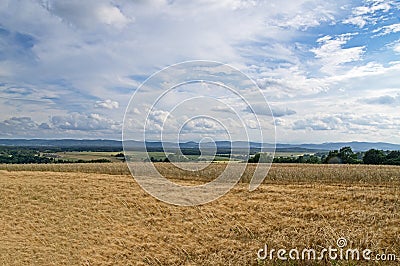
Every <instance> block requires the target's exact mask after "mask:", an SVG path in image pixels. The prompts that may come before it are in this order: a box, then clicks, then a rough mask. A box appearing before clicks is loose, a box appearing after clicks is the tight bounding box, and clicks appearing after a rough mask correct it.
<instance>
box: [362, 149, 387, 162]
mask: <svg viewBox="0 0 400 266" xmlns="http://www.w3.org/2000/svg"><path fill="white" fill-rule="evenodd" d="M385 160H386V156H385V154H384V153H383V151H381V150H375V149H370V150H368V151H367V152H366V153H365V154H364V157H363V162H364V163H365V164H383V163H384V162H385Z"/></svg>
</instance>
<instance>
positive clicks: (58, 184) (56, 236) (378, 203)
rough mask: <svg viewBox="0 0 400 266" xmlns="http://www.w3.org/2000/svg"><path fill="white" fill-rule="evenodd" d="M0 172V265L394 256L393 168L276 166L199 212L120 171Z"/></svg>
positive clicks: (119, 167)
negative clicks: (336, 252)
mask: <svg viewBox="0 0 400 266" xmlns="http://www.w3.org/2000/svg"><path fill="white" fill-rule="evenodd" d="M43 167H48V168H46V169H47V172H41V171H43V170H45V169H44V168H43ZM75 167H76V168H75ZM159 167H161V168H165V169H161V170H162V171H165V172H168V171H172V170H171V168H170V166H167V165H166V164H162V165H161V166H159ZM213 167H217V169H206V170H205V171H214V173H218V167H221V166H219V165H216V166H214V165H213ZM251 167H253V166H251ZM1 168H2V169H5V168H8V170H13V171H5V170H2V171H1V170H0V264H1V265H257V264H258V262H257V260H256V258H257V256H256V252H257V250H258V249H260V248H262V247H263V246H264V244H265V243H267V244H268V246H270V247H273V248H276V249H277V248H287V249H290V248H295V247H297V248H299V249H300V248H305V247H314V248H316V249H320V248H321V247H328V246H335V241H336V239H337V238H338V237H346V238H347V239H348V241H349V247H353V248H360V249H361V248H366V247H368V248H370V249H372V250H374V251H381V252H382V251H384V252H389V253H397V255H398V256H399V257H400V228H399V224H400V202H399V196H400V191H399V186H398V184H399V175H400V171H399V169H400V168H398V167H384V166H378V167H374V166H309V165H307V166H306V165H304V166H300V165H277V166H274V167H273V168H272V169H271V174H270V176H269V177H268V178H267V181H266V184H264V185H262V186H261V187H260V188H258V189H257V190H256V191H254V192H249V191H248V190H247V185H246V184H238V185H237V186H236V187H235V188H234V189H233V190H232V191H231V192H230V193H228V194H227V195H225V196H224V197H222V198H220V199H219V200H217V201H214V202H212V203H210V204H207V205H204V206H200V207H176V206H171V205H168V204H164V203H162V202H159V201H157V200H156V199H154V198H152V197H151V196H149V195H148V194H146V193H145V192H144V191H143V190H142V189H141V188H140V187H139V186H138V185H137V184H136V182H135V181H134V180H133V178H132V177H131V176H130V175H127V173H128V172H127V169H126V168H125V167H124V165H123V164H96V165H86V164H85V165H47V166H43V165H39V166H38V165H26V166H4V165H3V166H1ZM14 170H19V171H14ZM22 170H29V171H22ZM32 170H36V171H32ZM56 171H58V172H56ZM61 171H70V172H69V173H67V172H61ZM78 171H80V172H78ZM102 171H104V172H107V171H108V172H107V173H109V174H113V175H108V174H101V172H102ZM248 171H251V169H249V170H248ZM84 172H90V173H84ZM119 173H123V175H121V174H119ZM209 174H211V172H210V173H209ZM183 177H184V176H181V178H183ZM189 178H190V176H189ZM198 178H199V179H201V180H202V178H203V177H198ZM204 178H205V177H204ZM307 180H308V182H307ZM329 180H330V181H329ZM243 181H246V180H243ZM342 181H344V182H342ZM185 182H187V183H190V184H198V181H185ZM269 264H278V261H274V262H269ZM320 264H330V263H328V262H322V263H320ZM281 265H282V264H281ZM291 265H296V264H295V263H292V264H291ZM336 265H355V263H352V264H351V263H350V264H349V263H348V262H345V263H342V264H340V263H339V264H336ZM382 265H383V264H382Z"/></svg>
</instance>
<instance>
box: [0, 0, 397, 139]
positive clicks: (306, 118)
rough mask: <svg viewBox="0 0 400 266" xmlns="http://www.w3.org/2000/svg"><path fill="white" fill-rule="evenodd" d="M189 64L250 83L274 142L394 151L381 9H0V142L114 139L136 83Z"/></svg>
mask: <svg viewBox="0 0 400 266" xmlns="http://www.w3.org/2000/svg"><path fill="white" fill-rule="evenodd" d="M198 59H202V60H213V61H219V62H223V63H227V64H230V65H232V66H234V67H236V68H238V69H240V70H241V71H243V72H244V73H246V74H247V75H249V76H250V77H251V78H252V79H253V80H255V81H256V82H257V84H258V85H259V87H260V88H261V89H262V91H263V93H264V95H265V97H266V98H267V100H268V102H269V104H270V106H271V108H272V111H273V112H274V114H275V123H276V125H277V128H276V132H277V135H276V136H277V141H278V142H286V143H300V142H312V143H320V142H328V141H353V140H355V141H387V142H392V143H400V134H399V130H400V117H399V107H400V78H399V77H400V2H399V1H383V0H373V1H371V0H367V1H312V0H310V1H302V0H298V1H292V0H288V1H257V0H251V1H244V0H221V1H211V0H198V1H184V0H177V1H171V0H169V1H164V0H149V1H139V0H138V1H128V0H125V1H118V0H114V1H105V0H96V1H94V0H87V1H77V0H71V1H55V0H21V1H14V0H9V1H8V0H3V1H0V107H1V111H2V112H1V113H0V137H1V138H110V139H120V138H121V128H122V122H123V116H124V112H125V108H126V107H127V104H128V101H129V98H130V97H131V95H132V93H133V92H134V91H135V89H136V88H137V87H138V86H139V85H140V83H141V82H143V81H144V80H145V79H146V78H147V77H148V76H150V75H151V74H153V73H154V72H155V71H158V70H160V69H162V68H164V67H166V66H168V65H171V64H175V63H178V62H181V61H186V60H198ZM154 115H160V117H165V115H166V114H165V113H163V112H161V111H160V112H158V113H156V114H154ZM157 119H159V118H157ZM197 126H198V127H201V126H202V124H201V123H198V124H197ZM207 126H210V125H207ZM193 137H194V136H193ZM187 138H191V136H190V135H188V136H187Z"/></svg>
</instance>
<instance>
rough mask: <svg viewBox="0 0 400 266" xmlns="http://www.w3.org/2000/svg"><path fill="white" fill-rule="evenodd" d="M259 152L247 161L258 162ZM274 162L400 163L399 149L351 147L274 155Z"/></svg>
mask: <svg viewBox="0 0 400 266" xmlns="http://www.w3.org/2000/svg"><path fill="white" fill-rule="evenodd" d="M259 161H260V153H257V154H256V155H254V156H253V157H252V158H250V159H249V160H248V162H249V163H258V162H259ZM273 162H274V163H311V164H318V163H324V164H386V165H400V151H383V150H377V149H370V150H368V151H366V152H353V150H352V148H351V147H343V148H341V149H339V150H332V151H329V153H327V154H326V153H316V154H314V155H301V156H291V157H283V156H279V157H275V158H274V159H273Z"/></svg>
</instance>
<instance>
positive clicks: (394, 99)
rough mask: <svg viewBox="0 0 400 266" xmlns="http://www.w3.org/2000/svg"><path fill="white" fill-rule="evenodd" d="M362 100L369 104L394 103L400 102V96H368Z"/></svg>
mask: <svg viewBox="0 0 400 266" xmlns="http://www.w3.org/2000/svg"><path fill="white" fill-rule="evenodd" d="M362 102H365V103H367V104H381V105H393V104H398V103H400V96H399V95H397V96H391V95H383V96H379V97H372V98H366V99H363V100H362Z"/></svg>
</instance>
